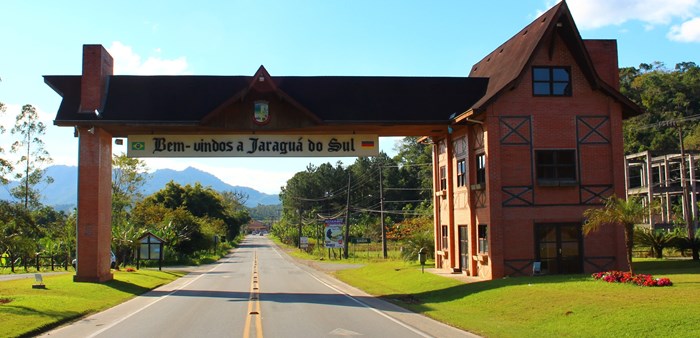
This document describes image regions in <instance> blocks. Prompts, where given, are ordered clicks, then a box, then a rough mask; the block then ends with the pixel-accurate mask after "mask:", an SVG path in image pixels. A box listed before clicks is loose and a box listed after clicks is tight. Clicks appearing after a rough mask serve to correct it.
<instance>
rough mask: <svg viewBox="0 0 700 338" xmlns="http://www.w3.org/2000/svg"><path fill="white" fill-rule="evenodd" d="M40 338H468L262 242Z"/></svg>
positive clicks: (249, 241) (251, 240)
mask: <svg viewBox="0 0 700 338" xmlns="http://www.w3.org/2000/svg"><path fill="white" fill-rule="evenodd" d="M43 336H44V337H245V338H248V337H258V338H259V337H285V338H287V337H290V338H292V337H304V338H307V337H342V336H364V337H383V338H389V337H400V338H408V337H445V338H448V337H470V336H471V335H470V334H468V333H466V332H464V331H461V330H457V329H454V328H451V327H449V326H446V325H444V324H441V323H438V322H436V321H433V320H431V319H428V318H426V317H423V316H421V315H418V314H415V313H411V312H408V311H406V310H404V309H401V308H399V307H396V306H394V305H392V304H389V303H386V302H383V301H381V300H378V299H375V298H373V297H371V296H369V295H367V294H365V293H363V292H361V291H360V290H357V289H355V288H352V287H350V286H348V285H346V284H344V283H341V282H339V281H337V280H335V279H333V278H330V277H329V276H327V275H326V274H324V273H322V272H319V271H316V270H314V269H311V268H309V267H307V266H304V265H301V264H298V263H296V262H295V261H294V260H293V259H292V258H290V257H289V256H288V255H286V254H285V253H284V252H282V251H281V250H279V249H278V248H277V247H276V246H275V245H274V243H272V242H271V241H270V240H269V239H267V238H266V237H261V236H249V237H247V238H246V240H245V241H244V242H243V243H242V245H241V246H240V247H239V248H238V249H236V250H235V251H234V252H233V254H231V255H229V256H228V257H226V258H224V259H222V260H221V261H219V262H218V263H217V264H214V265H211V266H208V267H206V269H204V270H199V271H194V272H192V273H190V274H188V275H187V276H185V277H183V278H180V279H178V280H177V281H175V282H173V283H170V284H168V285H166V286H163V287H160V288H158V289H156V290H153V291H151V292H149V293H147V294H145V295H142V296H140V297H136V298H134V299H133V300H131V301H128V302H126V303H123V304H121V305H118V306H116V307H114V308H111V309H109V310H107V311H104V312H101V313H98V314H95V315H93V316H90V317H88V318H85V319H83V320H80V321H77V322H75V323H73V324H71V325H68V326H64V327H61V328H58V329H56V330H53V331H51V332H48V333H46V334H45V335H43Z"/></svg>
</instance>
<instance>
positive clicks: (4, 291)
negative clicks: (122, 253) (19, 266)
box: [0, 270, 184, 337]
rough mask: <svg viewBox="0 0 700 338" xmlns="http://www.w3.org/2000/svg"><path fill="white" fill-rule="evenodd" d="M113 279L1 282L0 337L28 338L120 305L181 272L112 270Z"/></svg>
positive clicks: (49, 278) (70, 277)
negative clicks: (38, 285) (38, 284)
mask: <svg viewBox="0 0 700 338" xmlns="http://www.w3.org/2000/svg"><path fill="white" fill-rule="evenodd" d="M113 273H114V280H112V281H110V282H107V283H103V284H99V283H75V282H73V274H62V275H53V276H44V284H45V285H46V289H32V284H34V283H35V281H34V278H31V279H18V280H11V281H4V282H0V337H18V336H29V335H32V334H35V333H38V332H42V331H44V330H46V329H49V328H53V327H56V326H58V325H60V324H63V323H66V322H69V321H71V320H75V319H77V318H80V317H82V316H85V315H88V314H92V313H96V312H99V311H102V310H104V309H107V308H110V307H112V306H114V305H117V304H119V303H122V302H124V301H126V300H128V299H130V298H133V297H134V296H136V295H140V294H142V293H144V292H146V291H149V290H151V289H154V288H156V287H158V286H160V285H164V284H167V283H169V282H171V281H173V280H175V279H177V278H179V277H180V276H182V275H184V273H182V272H173V271H155V270H138V271H136V272H125V271H113Z"/></svg>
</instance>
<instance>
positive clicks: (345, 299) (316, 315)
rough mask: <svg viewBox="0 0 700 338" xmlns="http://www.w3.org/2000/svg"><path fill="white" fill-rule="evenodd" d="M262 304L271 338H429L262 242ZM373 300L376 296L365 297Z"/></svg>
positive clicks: (259, 259)
mask: <svg viewBox="0 0 700 338" xmlns="http://www.w3.org/2000/svg"><path fill="white" fill-rule="evenodd" d="M256 242H258V243H260V249H259V250H258V265H259V269H260V281H259V284H260V301H261V306H262V319H263V321H262V322H263V329H264V330H263V331H264V332H265V336H269V337H326V336H337V335H365V336H370V337H379V336H383V337H429V336H430V335H429V334H426V333H424V332H421V331H419V330H417V329H415V328H413V327H411V326H409V325H406V324H404V323H402V322H400V321H398V320H396V319H394V318H393V317H391V316H388V315H387V314H385V313H383V312H382V311H379V310H376V309H373V308H371V307H369V306H368V305H367V303H366V300H363V298H364V297H351V296H349V295H347V294H345V293H344V292H342V291H341V290H339V289H337V288H335V287H333V286H332V285H330V284H329V283H326V282H324V281H323V280H322V279H320V278H318V277H316V276H314V274H313V273H311V272H310V271H307V270H304V269H302V268H301V267H300V266H299V265H298V264H296V263H295V262H294V261H293V260H291V259H289V258H288V257H286V254H284V253H280V252H279V251H278V250H277V248H276V246H274V245H273V244H272V243H271V242H270V241H269V240H266V239H264V238H260V239H258V240H256ZM367 298H372V297H367Z"/></svg>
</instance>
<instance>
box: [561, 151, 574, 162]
mask: <svg viewBox="0 0 700 338" xmlns="http://www.w3.org/2000/svg"><path fill="white" fill-rule="evenodd" d="M557 162H559V164H573V163H575V162H576V152H575V151H573V150H559V151H558V152H557Z"/></svg>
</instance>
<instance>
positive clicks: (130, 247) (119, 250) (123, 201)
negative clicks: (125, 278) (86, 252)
mask: <svg viewBox="0 0 700 338" xmlns="http://www.w3.org/2000/svg"><path fill="white" fill-rule="evenodd" d="M112 168H113V169H112V247H113V249H114V251H115V252H116V256H117V259H116V266H117V267H119V265H120V264H121V263H122V262H124V263H126V262H128V261H129V257H130V255H131V254H132V253H133V251H134V249H135V247H136V245H137V243H136V241H137V239H138V237H139V236H141V234H142V233H143V231H142V229H140V228H138V227H137V226H136V225H135V224H134V223H133V222H131V221H130V220H129V218H130V211H131V209H133V207H134V203H136V202H138V201H139V200H141V199H142V198H143V195H142V194H141V188H142V187H143V185H144V183H146V178H147V176H148V175H147V174H146V171H147V170H148V169H147V167H146V163H145V162H143V161H141V160H139V159H136V158H129V157H127V156H126V155H125V154H124V153H122V154H120V155H114V156H113V157H112Z"/></svg>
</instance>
